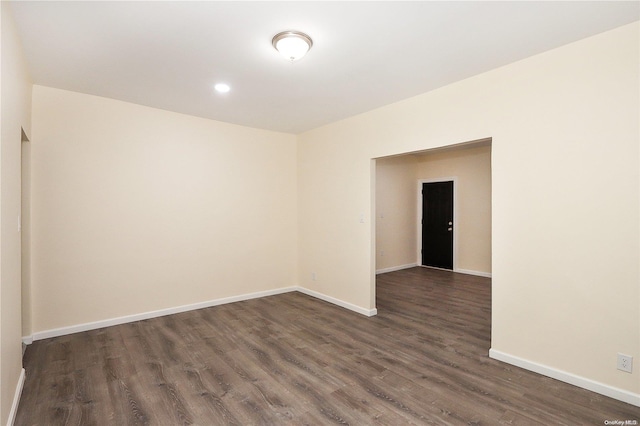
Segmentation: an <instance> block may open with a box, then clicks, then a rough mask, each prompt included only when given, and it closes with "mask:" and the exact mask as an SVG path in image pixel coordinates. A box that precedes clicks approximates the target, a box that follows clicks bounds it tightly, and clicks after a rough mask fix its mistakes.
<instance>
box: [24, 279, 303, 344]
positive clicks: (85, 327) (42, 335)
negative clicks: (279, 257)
mask: <svg viewBox="0 0 640 426" xmlns="http://www.w3.org/2000/svg"><path fill="white" fill-rule="evenodd" d="M296 290H297V287H285V288H278V289H275V290H266V291H259V292H256V293H249V294H243V295H240V296H232V297H224V298H221V299H215V300H209V301H207V302H199V303H193V304H190V305H182V306H176V307H173V308H166V309H159V310H157V311H150V312H143V313H140V314H134V315H127V316H123V317H118V318H111V319H106V320H101V321H95V322H88V323H84V324H78V325H72V326H69V327H61V328H54V329H51V330H45V331H39V332H36V333H33V334H32V335H31V336H25V337H23V338H22V341H23V342H24V343H25V344H31V343H32V342H33V341H34V340H42V339H49V338H51V337H58V336H65V335H67V334H73V333H80V332H82V331H89V330H95V329H98V328H104V327H111V326H113V325H120V324H126V323H130V322H135V321H141V320H146V319H150V318H157V317H162V316H165V315H171V314H178V313H180V312H187V311H193V310H196V309H202V308H209V307H211V306H217V305H224V304H226V303H233V302H241V301H243V300H250V299H257V298H259V297H266V296H273V295H276V294H282V293H289V292H291V291H296Z"/></svg>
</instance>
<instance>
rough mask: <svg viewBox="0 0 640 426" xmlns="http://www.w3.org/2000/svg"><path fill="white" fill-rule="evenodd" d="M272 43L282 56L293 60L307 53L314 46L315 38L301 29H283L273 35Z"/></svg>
mask: <svg viewBox="0 0 640 426" xmlns="http://www.w3.org/2000/svg"><path fill="white" fill-rule="evenodd" d="M271 44H272V45H273V47H274V48H275V49H276V50H277V51H278V52H280V54H282V56H284V57H285V58H287V59H288V60H290V61H291V62H293V61H297V60H299V59H301V58H302V57H303V56H304V55H306V54H307V52H308V51H309V49H311V46H313V40H311V37H309V36H308V35H306V34H305V33H302V32H300V31H283V32H281V33H278V34H276V35H275V36H274V37H273V40H271Z"/></svg>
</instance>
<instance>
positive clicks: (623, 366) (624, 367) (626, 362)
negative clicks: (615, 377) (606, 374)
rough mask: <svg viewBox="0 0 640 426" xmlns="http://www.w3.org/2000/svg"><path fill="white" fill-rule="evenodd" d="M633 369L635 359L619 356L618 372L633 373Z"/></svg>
mask: <svg viewBox="0 0 640 426" xmlns="http://www.w3.org/2000/svg"><path fill="white" fill-rule="evenodd" d="M632 368H633V357H632V356H630V355H625V354H618V370H621V371H626V372H627V373H631V370H632Z"/></svg>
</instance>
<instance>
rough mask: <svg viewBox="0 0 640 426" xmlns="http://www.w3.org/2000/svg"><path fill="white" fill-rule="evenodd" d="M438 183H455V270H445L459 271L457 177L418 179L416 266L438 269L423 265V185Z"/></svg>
mask: <svg viewBox="0 0 640 426" xmlns="http://www.w3.org/2000/svg"><path fill="white" fill-rule="evenodd" d="M437 182H453V269H445V271H449V270H451V271H454V272H456V271H457V270H458V260H457V259H458V178H457V176H451V177H441V178H432V179H418V191H417V193H418V196H417V202H416V204H417V215H416V216H417V217H416V219H417V220H416V222H417V225H416V235H417V242H418V247H417V248H416V264H417V265H418V266H422V267H423V268H434V269H442V268H436V267H434V266H425V265H423V264H422V184H423V183H437Z"/></svg>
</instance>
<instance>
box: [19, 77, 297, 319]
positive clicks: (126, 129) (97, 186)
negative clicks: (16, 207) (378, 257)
mask: <svg viewBox="0 0 640 426" xmlns="http://www.w3.org/2000/svg"><path fill="white" fill-rule="evenodd" d="M31 140H32V150H31V163H32V187H31V190H32V205H31V224H32V226H31V227H32V259H31V262H32V274H31V280H32V300H33V332H41V331H45V330H51V329H55V328H59V327H65V326H73V325H78V324H84V323H88V322H93V321H99V320H106V319H112V318H116V317H120V316H126V315H131V314H138V313H144V312H149V311H154V310H158V309H164V308H171V307H176V306H181V305H187V304H192V303H198V302H205V301H209V300H216V299H219V298H225V297H230V296H237V295H243V294H248V293H253V292H258V291H266V290H273V289H278V288H282V287H290V286H292V285H295V284H296V277H295V272H296V263H297V258H296V244H295V242H296V228H297V211H296V202H295V197H296V165H295V164H296V138H295V136H293V135H286V134H282V133H275V132H269V131H263V130H256V129H250V128H246V127H240V126H235V125H230V124H225V123H220V122H215V121H211V120H206V119H201V118H196V117H190V116H186V115H181V114H176V113H171V112H167V111H162V110H157V109H152V108H148V107H143V106H138V105H133V104H129V103H125V102H120V101H116V100H111V99H105V98H100V97H95V96H89V95H83V94H78V93H73V92H67V91H63V90H57V89H51V88H46V87H41V86H35V87H34V90H33V137H32V139H31Z"/></svg>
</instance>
